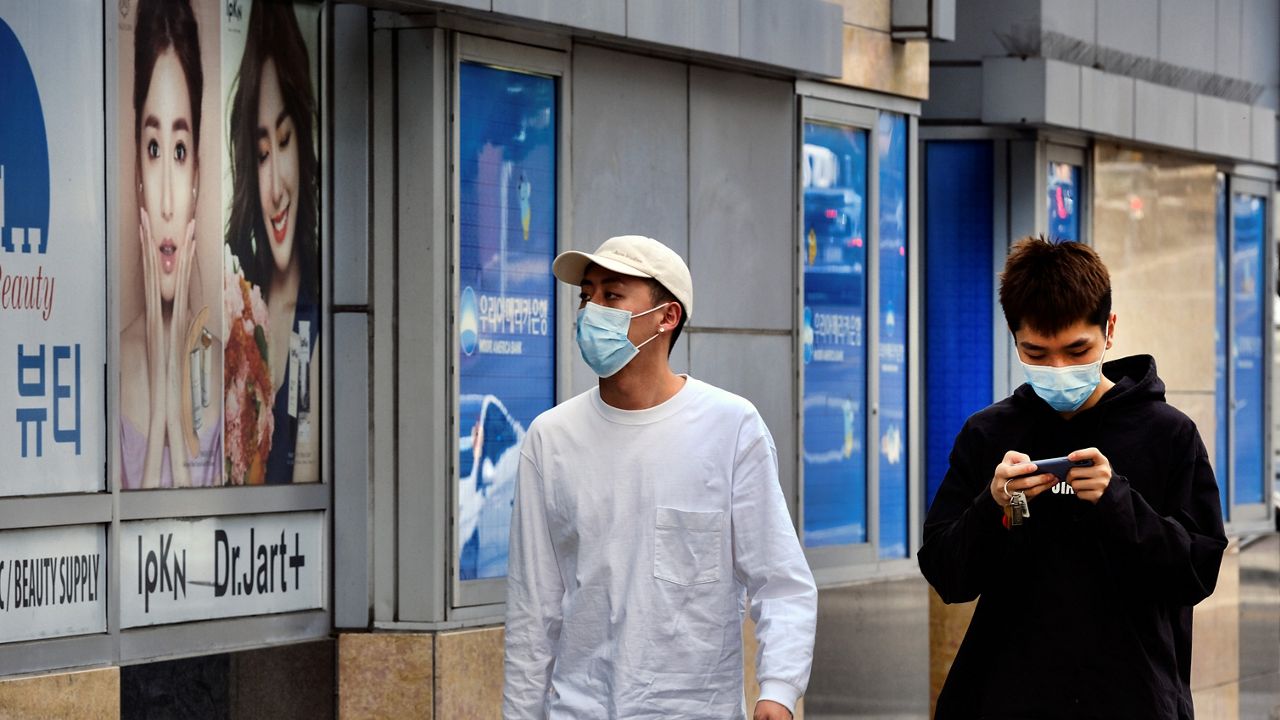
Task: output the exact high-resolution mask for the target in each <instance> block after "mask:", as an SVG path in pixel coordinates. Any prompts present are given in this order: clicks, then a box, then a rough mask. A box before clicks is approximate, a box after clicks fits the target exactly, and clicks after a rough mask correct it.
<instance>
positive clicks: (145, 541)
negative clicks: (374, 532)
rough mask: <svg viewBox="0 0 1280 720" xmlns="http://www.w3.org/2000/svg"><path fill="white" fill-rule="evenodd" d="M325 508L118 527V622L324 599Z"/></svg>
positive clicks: (281, 608)
mask: <svg viewBox="0 0 1280 720" xmlns="http://www.w3.org/2000/svg"><path fill="white" fill-rule="evenodd" d="M323 552H324V514H323V513H321V512H301V513H277V514H271V515H234V516H228V517H211V518H198V519H180V520H140V521H137V522H127V523H124V524H123V525H122V527H121V531H120V626H121V627H125V628H130V627H141V626H144V625H163V624H166V623H176V622H187V621H191V620H213V619H217V618H229V617H241V616H247V615H266V614H269V613H281V612H293V611H297V610H312V609H316V608H320V607H323V605H324V587H325V582H326V580H325V577H324V554H323Z"/></svg>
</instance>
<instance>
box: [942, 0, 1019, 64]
mask: <svg viewBox="0 0 1280 720" xmlns="http://www.w3.org/2000/svg"><path fill="white" fill-rule="evenodd" d="M1039 27H1040V3H1038V2H1028V1H1027V0H956V39H955V41H953V42H940V43H931V47H930V48H929V54H930V56H931V57H932V59H934V60H974V61H976V60H981V59H982V58H985V57H1002V56H1004V55H1007V54H1008V53H1006V52H1005V49H1004V45H1003V44H1001V42H1000V38H999V37H998V35H997V33H1007V32H1010V31H1012V30H1013V29H1014V28H1039Z"/></svg>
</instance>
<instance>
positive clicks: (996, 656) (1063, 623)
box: [919, 355, 1227, 720]
mask: <svg viewBox="0 0 1280 720" xmlns="http://www.w3.org/2000/svg"><path fill="white" fill-rule="evenodd" d="M1103 372H1104V374H1105V375H1106V376H1107V377H1108V378H1110V379H1111V380H1112V381H1114V382H1115V383H1116V385H1115V387H1113V388H1111V389H1110V390H1109V391H1108V392H1107V393H1106V394H1105V395H1103V396H1102V398H1101V399H1100V400H1099V402H1098V403H1097V404H1096V405H1094V406H1093V407H1091V408H1089V409H1087V410H1083V411H1081V412H1079V413H1077V414H1076V415H1075V416H1074V417H1073V418H1071V419H1070V420H1065V419H1063V417H1062V416H1061V415H1059V414H1058V413H1057V412H1056V411H1054V410H1053V409H1052V408H1051V407H1049V405H1048V404H1047V403H1045V402H1044V401H1043V400H1041V399H1040V398H1039V397H1038V396H1037V395H1036V394H1035V391H1034V390H1032V389H1031V387H1030V386H1029V385H1023V386H1021V387H1019V388H1018V389H1017V391H1015V392H1014V394H1013V395H1012V396H1010V397H1008V398H1006V399H1004V400H1002V401H1000V402H998V403H996V404H994V405H992V406H990V407H988V408H986V409H985V410H982V411H980V412H978V413H976V414H974V415H973V416H972V417H970V418H969V420H968V421H967V422H966V423H965V425H964V427H963V428H962V429H961V430H960V434H959V435H958V436H956V441H955V446H954V448H953V449H952V451H951V466H950V468H949V469H948V470H947V474H946V477H945V478H944V479H943V481H942V486H941V487H940V488H939V490H938V494H937V496H936V498H935V499H934V501H933V505H932V506H931V507H930V508H929V513H928V516H927V518H926V519H925V527H924V545H923V546H922V547H921V548H920V553H919V559H920V569H921V570H922V571H923V572H924V575H925V577H926V578H927V579H928V580H929V583H930V584H931V585H933V587H934V589H936V590H937V591H938V594H939V595H941V596H942V599H943V601H945V602H947V603H957V602H968V601H970V600H973V599H974V598H980V599H979V600H978V606H977V610H976V612H975V613H974V616H973V621H972V622H971V623H970V625H969V630H968V632H967V633H966V634H965V638H964V642H963V643H962V644H961V646H960V651H959V653H958V654H957V656H956V659H955V663H954V664H953V665H952V667H951V671H950V673H949V674H948V676H947V681H946V684H945V685H944V686H943V688H942V694H941V696H940V697H939V698H938V708H937V716H936V717H937V718H939V720H946V719H947V718H1090V717H1098V718H1103V717H1105V718H1191V717H1192V707H1191V606H1193V605H1195V604H1196V603H1198V602H1200V601H1201V600H1203V599H1204V598H1206V597H1208V596H1209V594H1210V593H1212V592H1213V588H1214V584H1215V583H1216V582H1217V579H1218V566H1219V564H1220V563H1221V561H1222V553H1223V550H1224V549H1225V548H1226V545H1227V541H1226V537H1225V535H1224V533H1223V530H1222V511H1221V505H1220V504H1219V503H1220V501H1219V497H1218V485H1217V482H1215V481H1214V478H1213V470H1212V469H1211V468H1210V466H1209V457H1208V454H1207V453H1206V451H1205V448H1204V443H1203V442H1202V441H1201V440H1200V435H1199V433H1198V432H1197V431H1196V426H1195V423H1193V422H1192V421H1191V419H1190V418H1188V417H1187V416H1186V415H1183V414H1182V413H1181V412H1179V411H1178V410H1177V409H1175V408H1174V407H1173V406H1171V405H1169V404H1168V403H1166V402H1165V398H1164V383H1163V382H1162V381H1161V380H1160V378H1158V377H1157V376H1156V365H1155V361H1154V360H1153V359H1152V358H1151V357H1150V356H1146V355H1138V356H1134V357H1128V358H1123V359H1120V360H1115V361H1112V362H1109V363H1107V364H1106V365H1104V366H1103ZM1088 447H1096V448H1098V449H1099V450H1100V451H1101V452H1102V454H1103V455H1105V456H1106V458H1107V460H1108V461H1109V462H1110V464H1111V468H1112V473H1113V476H1112V478H1111V484H1110V485H1109V486H1108V488H1107V491H1106V492H1105V493H1103V495H1102V498H1101V499H1100V500H1099V501H1098V503H1097V504H1096V505H1093V504H1090V503H1088V502H1085V501H1083V500H1081V499H1079V498H1077V497H1076V496H1075V495H1074V493H1071V492H1070V489H1069V488H1068V487H1065V486H1063V485H1059V486H1057V487H1055V488H1054V489H1053V490H1052V491H1045V492H1044V493H1042V494H1041V495H1039V496H1038V497H1036V498H1035V499H1034V500H1033V501H1032V502H1031V516H1030V517H1029V518H1028V519H1027V521H1026V523H1025V524H1023V525H1022V526H1020V527H1015V528H1012V529H1006V528H1005V526H1004V524H1003V522H1002V520H1003V517H1004V513H1003V511H1002V509H1001V508H1000V506H999V505H997V504H996V502H995V500H994V499H993V498H992V497H991V492H990V489H989V488H990V485H991V478H992V476H993V475H994V473H995V468H996V466H997V465H999V464H1000V462H1001V461H1002V460H1003V459H1004V455H1005V452H1007V451H1009V450H1016V451H1018V452H1022V453H1026V454H1027V455H1030V456H1031V457H1032V459H1041V458H1051V457H1059V456H1062V455H1066V454H1068V453H1070V452H1072V451H1074V450H1080V449H1083V448H1088Z"/></svg>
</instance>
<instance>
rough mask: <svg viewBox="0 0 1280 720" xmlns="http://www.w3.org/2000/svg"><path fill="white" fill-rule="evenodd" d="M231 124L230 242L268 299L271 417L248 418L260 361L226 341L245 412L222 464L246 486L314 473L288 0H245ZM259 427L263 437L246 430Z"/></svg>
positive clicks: (314, 307) (308, 310)
mask: <svg viewBox="0 0 1280 720" xmlns="http://www.w3.org/2000/svg"><path fill="white" fill-rule="evenodd" d="M230 125H231V127H230V143H231V169H232V186H233V192H232V199H231V208H230V221H229V222H228V225H227V245H228V247H229V248H230V250H231V251H232V253H234V255H235V259H236V261H238V264H239V266H240V268H241V270H242V271H243V277H244V279H245V281H247V283H248V284H249V285H252V286H256V287H257V288H259V289H260V290H261V296H262V298H263V299H264V300H265V302H266V322H265V325H261V324H260V325H259V327H261V328H262V329H263V332H262V333H261V336H262V339H264V340H265V349H266V374H267V375H268V376H269V377H270V388H271V401H270V407H271V417H270V418H269V419H268V418H265V417H261V416H259V417H256V418H255V417H254V416H253V413H254V411H253V410H252V405H253V403H252V402H249V401H248V400H247V399H246V398H244V397H243V396H242V395H241V394H238V393H239V390H238V389H239V388H242V387H244V384H245V382H247V381H248V380H249V377H248V376H249V375H250V373H247V372H245V367H244V365H245V364H246V363H248V364H256V363H257V362H258V360H257V359H256V358H255V356H254V352H253V348H252V347H249V348H247V349H246V350H244V351H241V350H236V349H233V348H230V347H229V349H228V351H227V379H226V384H227V408H228V410H227V412H228V415H229V416H230V415H232V408H233V407H235V408H236V409H237V411H238V412H239V413H240V414H241V415H243V416H244V417H242V418H230V420H229V426H230V425H232V424H236V427H237V428H238V430H239V432H240V433H242V434H241V435H238V436H237V442H236V444H235V445H232V444H231V443H229V444H228V448H227V453H228V463H227V464H228V467H232V468H243V469H245V480H243V482H249V483H254V482H263V481H265V482H267V483H288V482H314V481H316V480H317V479H318V477H319V460H318V455H317V449H318V440H319V437H318V434H319V427H318V425H317V424H316V423H315V422H314V418H315V417H316V415H315V414H314V411H316V410H318V409H319V395H318V394H317V393H318V387H319V373H318V368H319V363H318V361H317V360H316V358H317V356H318V355H319V336H320V283H319V247H318V242H319V229H318V223H319V214H318V211H317V193H318V163H317V160H316V149H315V143H314V140H315V125H316V101H315V93H314V91H313V89H312V86H311V73H310V63H309V59H308V56H307V47H306V44H305V43H304V41H303V37H302V32H301V30H300V29H299V27H298V19H297V16H296V15H295V13H294V8H293V4H292V3H288V2H268V1H263V0H260V1H259V2H255V3H253V8H252V9H251V10H250V14H249V24H248V29H247V31H246V37H245V50H244V55H243V57H242V58H241V60H240V70H239V73H238V74H237V78H236V83H235V90H234V92H233V97H232V100H231V115H230ZM246 287H247V286H246ZM246 297H250V296H246ZM250 300H252V298H251V297H250ZM232 314H234V313H232ZM246 337H247V336H246ZM254 344H255V345H258V346H259V347H261V345H262V342H261V341H258V342H256V343H254ZM233 350H235V351H234V352H233ZM254 420H256V422H254ZM237 423H238V424H237ZM268 429H269V430H268ZM255 431H257V432H258V433H260V435H259V437H257V438H251V437H247V436H248V435H251V434H252V433H253V432H255ZM228 432H230V431H228ZM268 434H269V436H270V446H269V452H268V454H267V457H266V463H265V469H255V467H254V459H253V458H246V457H245V455H246V454H252V449H253V448H258V449H259V451H260V450H261V448H262V443H263V441H264V440H265V439H266V438H265V437H264V436H266V435H268ZM264 470H265V472H264ZM235 474H236V471H235V470H234V469H233V476H234V475H235ZM233 482H241V480H239V479H236V480H233Z"/></svg>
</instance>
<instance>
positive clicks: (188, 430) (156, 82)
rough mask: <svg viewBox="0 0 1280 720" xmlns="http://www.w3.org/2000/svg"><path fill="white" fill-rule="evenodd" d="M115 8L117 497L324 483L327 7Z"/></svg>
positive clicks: (188, 2) (149, 3)
mask: <svg viewBox="0 0 1280 720" xmlns="http://www.w3.org/2000/svg"><path fill="white" fill-rule="evenodd" d="M119 12H120V16H119V19H118V22H119V29H120V50H119V58H118V68H119V84H120V88H121V93H122V96H123V97H124V98H126V99H127V102H122V103H121V104H120V122H119V128H120V136H119V137H118V138H117V141H118V142H119V146H120V148H121V152H120V157H121V163H120V174H121V177H120V187H121V188H124V189H127V190H128V191H126V192H121V193H120V205H121V208H120V218H121V220H120V223H121V226H120V228H119V235H120V242H121V247H120V249H119V257H120V266H119V277H118V285H117V287H118V293H119V312H120V316H119V318H118V319H117V320H118V323H117V326H118V327H119V328H120V418H119V420H118V422H119V437H120V468H119V470H120V480H121V485H122V487H123V488H124V489H128V490H132V489H139V488H146V489H150V488H170V487H207V486H216V485H224V484H237V485H238V484H262V483H268V482H280V483H288V482H295V481H314V480H316V479H318V475H319V473H318V467H319V461H318V441H319V423H318V417H316V414H315V413H313V412H312V408H313V407H314V408H316V409H317V410H318V408H319V396H318V395H317V394H316V393H315V392H313V391H315V390H316V388H317V387H318V375H319V373H318V370H319V368H318V357H319V325H320V322H319V319H320V310H319V261H318V255H319V237H318V227H319V220H318V218H319V212H318V207H317V204H318V197H319V190H318V171H317V167H318V163H317V161H316V155H317V151H316V143H317V141H318V132H317V122H318V121H317V117H318V115H317V114H316V107H317V105H316V100H315V98H316V94H315V86H316V80H315V78H316V70H315V68H316V65H315V60H314V57H315V55H314V53H315V49H316V45H317V43H318V40H317V38H318V32H319V24H318V10H317V9H316V8H315V7H313V6H309V5H300V6H299V7H297V8H295V6H294V4H293V3H282V2H261V3H250V2H248V0H234V1H233V2H225V1H223V0H171V1H165V0H123V1H122V2H121V3H120V5H119ZM303 28H305V29H306V31H305V32H304V30H303ZM306 35H310V36H312V39H311V41H310V43H308V41H306V40H305V39H304V36H306ZM267 114H270V115H271V117H270V118H267V117H266V115H267ZM268 227H269V228H270V232H268V230H267V228H268ZM268 238H269V239H270V242H268Z"/></svg>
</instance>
